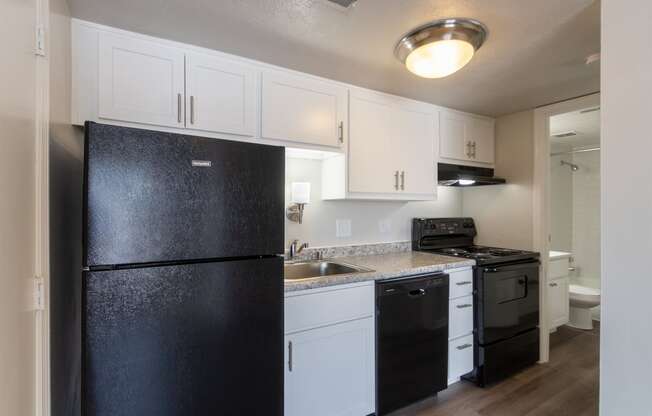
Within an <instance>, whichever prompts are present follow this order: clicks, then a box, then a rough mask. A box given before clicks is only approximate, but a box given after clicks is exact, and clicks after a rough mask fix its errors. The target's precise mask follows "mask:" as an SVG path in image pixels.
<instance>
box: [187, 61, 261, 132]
mask: <svg viewBox="0 0 652 416" xmlns="http://www.w3.org/2000/svg"><path fill="white" fill-rule="evenodd" d="M257 77H258V72H257V70H256V68H254V67H252V66H250V65H245V64H240V63H237V62H234V61H231V60H226V59H220V58H217V57H214V56H209V55H204V54H199V53H188V54H186V100H187V101H188V108H189V113H190V114H189V124H188V125H187V126H186V127H188V128H189V129H193V130H201V131H209V132H217V133H229V134H236V135H242V136H250V137H252V136H255V134H256V114H257V106H258V103H257V101H258V93H257V88H258V86H257V83H258V79H257Z"/></svg>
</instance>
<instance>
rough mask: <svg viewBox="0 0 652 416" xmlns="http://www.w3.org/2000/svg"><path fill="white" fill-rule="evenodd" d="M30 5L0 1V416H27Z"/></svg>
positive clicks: (30, 384)
mask: <svg viewBox="0 0 652 416" xmlns="http://www.w3.org/2000/svg"><path fill="white" fill-rule="evenodd" d="M34 5H35V2H34V1H25V0H7V1H2V2H0V50H1V51H2V54H3V59H2V64H0V91H2V93H0V146H1V149H0V284H1V285H2V286H1V287H0V334H1V335H0V414H2V415H11V416H31V415H33V412H34V335H33V334H34V328H35V321H34V312H33V311H30V310H29V309H30V307H31V305H30V300H31V299H30V296H29V295H30V293H31V292H30V291H29V289H30V288H31V286H30V283H31V282H32V277H33V275H34V253H35V251H34V246H35V238H34V234H35V228H34V221H35V210H34V206H35V205H34V204H35V198H34V195H35V111H36V106H35V102H36V101H35V100H36V90H35V82H36V58H35V56H34V21H35V18H36V11H35V6H34Z"/></svg>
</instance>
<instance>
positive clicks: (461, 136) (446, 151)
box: [439, 111, 470, 160]
mask: <svg viewBox="0 0 652 416" xmlns="http://www.w3.org/2000/svg"><path fill="white" fill-rule="evenodd" d="M466 125H467V121H466V120H465V119H464V118H463V117H461V116H459V115H457V114H455V113H449V112H447V111H442V112H441V115H440V127H439V128H440V135H439V156H440V157H442V158H448V159H458V160H466V159H468V158H469V157H470V153H469V148H468V146H467V142H466V133H465V129H466Z"/></svg>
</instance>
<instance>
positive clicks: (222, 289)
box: [82, 257, 283, 416]
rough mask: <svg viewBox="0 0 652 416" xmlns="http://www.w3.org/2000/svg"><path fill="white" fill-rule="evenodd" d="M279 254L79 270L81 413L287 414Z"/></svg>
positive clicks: (122, 415)
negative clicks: (81, 276) (81, 294)
mask: <svg viewBox="0 0 652 416" xmlns="http://www.w3.org/2000/svg"><path fill="white" fill-rule="evenodd" d="M282 273H283V263H282V259H281V258H278V257H277V258H266V259H259V260H239V261H227V262H216V263H197V264H191V265H179V266H164V267H152V268H136V269H129V270H115V271H104V272H99V271H98V272H87V273H85V275H84V315H85V318H84V322H83V333H84V344H83V349H84V351H83V365H82V367H83V374H82V379H83V386H84V387H83V392H82V394H83V400H82V402H83V406H84V408H83V409H82V414H84V415H87V416H133V415H269V416H282V415H283V278H282Z"/></svg>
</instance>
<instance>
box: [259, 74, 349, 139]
mask: <svg viewBox="0 0 652 416" xmlns="http://www.w3.org/2000/svg"><path fill="white" fill-rule="evenodd" d="M347 95H348V90H347V88H346V87H343V86H342V85H340V84H336V83H330V82H327V81H323V80H319V79H315V78H312V77H310V76H307V75H306V76H301V75H297V74H292V73H289V72H284V71H264V72H263V81H262V130H261V131H262V137H263V138H265V139H273V140H283V141H290V142H300V143H307V144H313V145H320V146H328V147H333V148H339V147H340V146H341V144H342V143H343V142H344V140H345V131H346V129H345V126H346V124H347V107H348V105H347Z"/></svg>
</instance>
